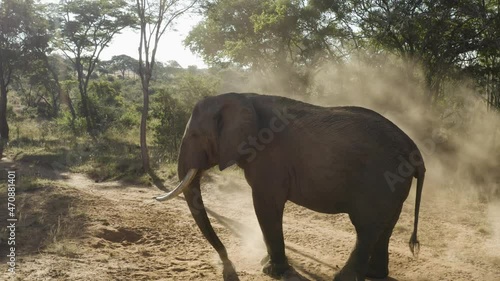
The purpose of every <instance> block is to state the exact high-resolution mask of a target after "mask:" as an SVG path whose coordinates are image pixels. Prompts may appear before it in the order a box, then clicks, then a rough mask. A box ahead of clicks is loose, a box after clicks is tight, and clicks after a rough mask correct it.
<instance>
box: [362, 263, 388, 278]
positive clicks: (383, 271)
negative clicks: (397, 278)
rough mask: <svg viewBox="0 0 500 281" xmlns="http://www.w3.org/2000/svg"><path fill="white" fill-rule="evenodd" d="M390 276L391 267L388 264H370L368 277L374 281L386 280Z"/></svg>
mask: <svg viewBox="0 0 500 281" xmlns="http://www.w3.org/2000/svg"><path fill="white" fill-rule="evenodd" d="M387 276H389V266H388V264H387V263H385V264H384V263H376V262H370V265H369V267H368V272H367V273H366V277H368V278H374V279H384V278H386V277H387Z"/></svg>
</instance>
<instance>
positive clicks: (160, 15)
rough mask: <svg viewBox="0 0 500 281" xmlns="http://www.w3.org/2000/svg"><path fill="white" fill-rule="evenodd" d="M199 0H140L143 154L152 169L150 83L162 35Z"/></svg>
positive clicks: (143, 165) (147, 170) (137, 8)
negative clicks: (149, 148)
mask: <svg viewBox="0 0 500 281" xmlns="http://www.w3.org/2000/svg"><path fill="white" fill-rule="evenodd" d="M196 2H197V0H189V1H182V0H160V1H149V0H137V2H136V4H137V5H136V11H137V16H138V17H139V24H140V36H141V38H140V41H139V76H140V77H141V84H142V94H143V98H144V106H143V109H142V115H141V133H140V142H141V157H142V167H143V169H144V171H145V172H149V169H150V164H149V152H148V146H147V142H146V127H147V119H148V112H149V84H150V81H151V77H152V75H153V69H154V66H155V63H156V51H157V49H158V43H159V42H160V39H161V37H162V36H163V34H165V32H166V31H167V30H168V28H170V27H171V25H172V23H173V22H174V21H175V20H176V19H177V18H178V17H180V16H181V15H183V14H184V13H185V12H187V11H188V10H189V9H191V8H192V7H193V6H194V5H195V4H196Z"/></svg>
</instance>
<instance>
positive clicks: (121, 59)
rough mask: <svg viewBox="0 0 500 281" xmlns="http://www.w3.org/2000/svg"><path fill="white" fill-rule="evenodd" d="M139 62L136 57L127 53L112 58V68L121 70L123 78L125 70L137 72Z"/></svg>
mask: <svg viewBox="0 0 500 281" xmlns="http://www.w3.org/2000/svg"><path fill="white" fill-rule="evenodd" d="M138 64H139V62H138V61H137V60H136V59H134V58H133V57H130V56H127V55H118V56H113V57H112V58H111V70H113V71H120V73H121V75H122V77H123V78H125V72H128V71H132V72H137V66H138Z"/></svg>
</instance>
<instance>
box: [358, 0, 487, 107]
mask: <svg viewBox="0 0 500 281" xmlns="http://www.w3.org/2000/svg"><path fill="white" fill-rule="evenodd" d="M353 2H354V6H353V12H354V14H355V18H356V19H357V20H356V23H355V24H356V25H357V26H359V27H360V29H361V33H362V34H363V36H364V37H365V38H367V40H368V42H370V43H371V44H372V45H374V46H376V47H381V48H383V49H385V50H387V51H389V52H394V53H396V54H398V55H399V56H400V57H402V58H403V59H404V60H405V61H407V62H409V63H415V62H416V63H421V64H423V67H424V75H425V83H426V87H427V92H428V96H429V99H430V100H436V99H437V98H438V97H439V95H440V89H441V84H442V81H443V80H444V79H445V77H446V76H447V75H449V74H450V73H452V71H450V70H454V69H456V68H457V66H459V65H460V64H461V63H463V62H466V61H468V60H469V55H471V54H473V53H474V52H477V50H478V48H479V47H480V38H481V34H482V33H483V32H484V31H485V27H486V26H487V23H486V22H481V20H480V19H481V16H482V15H483V14H484V12H485V10H484V5H481V4H480V3H477V1H471V0H460V1H451V2H450V1H445V0H439V1H430V0H425V1H377V0H356V1H353ZM485 24H486V25H485Z"/></svg>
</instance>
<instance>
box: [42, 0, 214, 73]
mask: <svg viewBox="0 0 500 281" xmlns="http://www.w3.org/2000/svg"><path fill="white" fill-rule="evenodd" d="M40 2H42V3H57V2H59V0H41V1H40ZM199 21H200V17H199V16H194V15H185V16H182V17H180V18H179V19H178V20H177V22H176V23H175V25H174V26H173V28H172V29H171V30H168V31H167V32H166V33H165V34H164V35H163V37H162V38H161V39H160V43H159V45H158V51H157V52H156V58H157V61H161V62H167V61H169V60H175V61H177V62H178V63H179V64H180V65H181V66H182V67H184V68H186V67H188V66H189V65H196V66H198V68H205V67H206V64H205V63H204V62H203V60H202V59H201V57H199V56H197V55H196V54H193V53H191V51H190V50H189V48H185V47H184V45H183V44H182V40H184V38H185V37H186V36H187V35H188V33H189V31H190V30H191V29H192V28H193V27H194V26H195V25H196V24H197V23H198V22H199ZM139 38H140V37H139V32H138V31H133V30H131V29H125V30H123V31H122V33H121V34H118V35H116V36H115V37H114V38H113V41H111V44H110V45H109V46H108V47H107V48H105V49H104V50H103V51H102V53H101V56H100V59H101V60H109V59H111V57H112V56H115V55H122V54H125V55H128V56H131V57H133V58H136V59H138V58H139V53H138V48H139Z"/></svg>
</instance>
